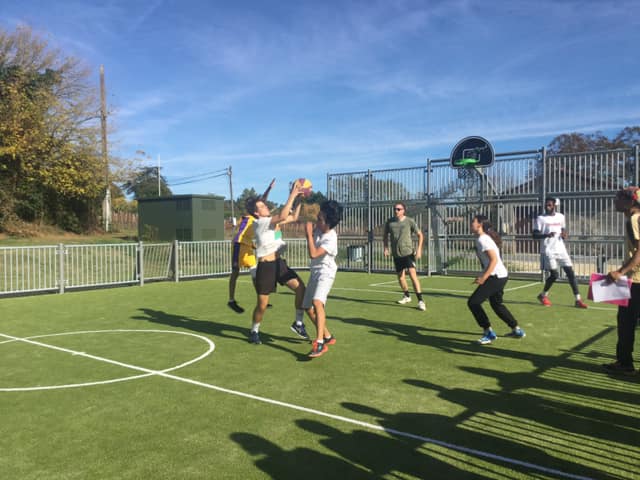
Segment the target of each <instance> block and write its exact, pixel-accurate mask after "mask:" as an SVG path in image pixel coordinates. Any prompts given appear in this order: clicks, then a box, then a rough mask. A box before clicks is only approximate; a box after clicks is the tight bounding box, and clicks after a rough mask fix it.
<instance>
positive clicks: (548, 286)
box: [544, 267, 580, 295]
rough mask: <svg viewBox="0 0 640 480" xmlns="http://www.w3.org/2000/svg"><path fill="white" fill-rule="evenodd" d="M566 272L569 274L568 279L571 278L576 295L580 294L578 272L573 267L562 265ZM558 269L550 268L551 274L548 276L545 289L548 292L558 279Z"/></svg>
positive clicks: (570, 281) (570, 282) (570, 283)
mask: <svg viewBox="0 0 640 480" xmlns="http://www.w3.org/2000/svg"><path fill="white" fill-rule="evenodd" d="M562 269H563V270H564V273H566V274H567V280H569V285H571V290H573V294H574V295H578V293H580V291H579V290H578V282H576V274H575V272H574V271H573V267H562ZM558 277H559V275H558V270H549V276H548V277H547V281H546V282H544V291H545V292H548V291H549V290H551V285H553V284H554V283H555V281H556V280H557V279H558Z"/></svg>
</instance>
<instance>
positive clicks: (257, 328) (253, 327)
mask: <svg viewBox="0 0 640 480" xmlns="http://www.w3.org/2000/svg"><path fill="white" fill-rule="evenodd" d="M251 331H252V332H256V333H258V332H259V331H260V324H259V323H254V324H253V325H251Z"/></svg>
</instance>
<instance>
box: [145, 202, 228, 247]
mask: <svg viewBox="0 0 640 480" xmlns="http://www.w3.org/2000/svg"><path fill="white" fill-rule="evenodd" d="M223 209H224V198H223V197H218V196H215V195H172V196H170V197H157V198H143V199H140V200H138V238H139V239H140V240H143V241H173V240H181V241H198V240H224V212H223Z"/></svg>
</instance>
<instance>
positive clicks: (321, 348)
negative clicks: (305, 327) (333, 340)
mask: <svg viewBox="0 0 640 480" xmlns="http://www.w3.org/2000/svg"><path fill="white" fill-rule="evenodd" d="M328 351H329V347H327V346H326V345H325V344H324V343H318V342H317V341H316V340H314V341H313V346H312V347H311V353H309V356H310V357H311V358H315V357H319V356H320V355H324V354H325V353H326V352H328Z"/></svg>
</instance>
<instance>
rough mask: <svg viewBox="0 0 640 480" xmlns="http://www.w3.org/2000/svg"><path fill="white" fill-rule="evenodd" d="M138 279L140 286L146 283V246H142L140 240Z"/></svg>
mask: <svg viewBox="0 0 640 480" xmlns="http://www.w3.org/2000/svg"><path fill="white" fill-rule="evenodd" d="M137 257H138V258H137V260H138V280H139V283H140V286H141V287H142V286H143V285H144V247H143V246H142V241H139V242H138V255H137Z"/></svg>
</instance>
